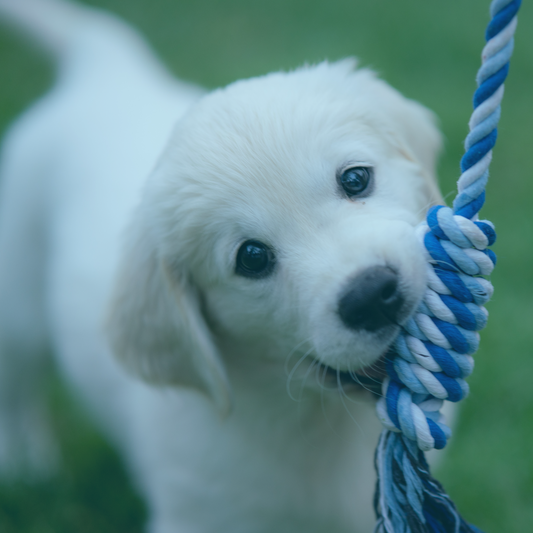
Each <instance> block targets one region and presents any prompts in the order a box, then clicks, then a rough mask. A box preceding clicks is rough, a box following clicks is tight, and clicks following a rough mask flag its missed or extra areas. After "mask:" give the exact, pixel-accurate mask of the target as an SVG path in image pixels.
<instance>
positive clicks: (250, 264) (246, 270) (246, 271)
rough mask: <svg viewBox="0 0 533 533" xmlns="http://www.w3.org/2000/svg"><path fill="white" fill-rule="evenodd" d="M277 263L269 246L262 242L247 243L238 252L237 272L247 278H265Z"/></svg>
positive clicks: (251, 241)
mask: <svg viewBox="0 0 533 533" xmlns="http://www.w3.org/2000/svg"><path fill="white" fill-rule="evenodd" d="M275 262H276V258H275V256H274V253H273V252H272V250H271V248H270V247H269V246H267V245H266V244H263V243H262V242H260V241H253V240H250V241H245V242H244V243H243V244H242V245H241V247H240V248H239V251H238V252H237V264H236V266H235V272H236V273H237V274H239V275H240V276H244V277H246V278H265V277H266V276H268V275H269V274H270V273H271V272H272V270H273V269H274V264H275Z"/></svg>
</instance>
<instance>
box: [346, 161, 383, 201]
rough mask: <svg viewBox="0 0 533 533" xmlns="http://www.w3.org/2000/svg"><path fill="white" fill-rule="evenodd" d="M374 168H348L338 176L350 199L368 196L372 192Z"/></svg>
mask: <svg viewBox="0 0 533 533" xmlns="http://www.w3.org/2000/svg"><path fill="white" fill-rule="evenodd" d="M373 174H374V172H373V168H372V167H351V168H347V169H346V170H344V172H342V174H340V176H338V180H339V183H340V186H341V187H342V189H343V191H344V192H345V194H346V196H348V198H350V199H351V198H356V197H361V196H367V195H368V194H369V193H370V192H372V182H373V180H372V178H373Z"/></svg>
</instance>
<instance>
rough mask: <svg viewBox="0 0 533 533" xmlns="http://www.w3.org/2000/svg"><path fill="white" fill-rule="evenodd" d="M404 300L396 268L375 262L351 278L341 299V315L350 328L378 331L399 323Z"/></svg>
mask: <svg viewBox="0 0 533 533" xmlns="http://www.w3.org/2000/svg"><path fill="white" fill-rule="evenodd" d="M403 303H404V298H403V296H402V294H401V292H400V290H399V289H398V275H397V274H396V272H394V270H392V269H391V268H389V267H385V266H375V267H371V268H367V269H366V270H364V271H363V272H361V273H360V274H358V275H357V276H356V277H355V278H354V279H353V280H352V281H351V282H350V285H349V286H348V289H347V290H346V292H344V293H343V295H342V296H341V298H340V300H339V316H340V317H341V320H342V322H343V323H344V325H345V326H346V327H348V328H350V329H353V330H361V329H364V330H367V331H376V330H378V329H380V328H382V327H385V326H389V325H391V324H396V323H397V319H398V316H399V314H400V311H401V308H402V306H403Z"/></svg>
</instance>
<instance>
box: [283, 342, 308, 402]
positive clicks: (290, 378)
mask: <svg viewBox="0 0 533 533" xmlns="http://www.w3.org/2000/svg"><path fill="white" fill-rule="evenodd" d="M311 352H312V348H311V349H309V350H308V351H307V352H305V353H304V354H303V355H302V357H300V359H299V361H298V362H297V363H296V364H295V365H294V366H293V368H292V370H291V371H290V373H289V375H288V376H287V384H286V388H287V394H288V395H289V398H290V399H291V400H294V401H298V400H296V398H294V397H293V395H292V392H291V381H292V378H293V377H294V374H295V373H296V371H297V370H298V368H300V365H301V364H302V363H303V362H304V360H305V359H306V358H307V356H308V355H309V354H310V353H311ZM311 366H312V365H311Z"/></svg>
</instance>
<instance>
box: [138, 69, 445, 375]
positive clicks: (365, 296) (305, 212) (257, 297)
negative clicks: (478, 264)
mask: <svg viewBox="0 0 533 533" xmlns="http://www.w3.org/2000/svg"><path fill="white" fill-rule="evenodd" d="M438 145H439V137H438V133H437V132H436V130H435V128H434V126H433V125H432V122H431V119H430V117H429V114H428V113H427V112H426V111H425V110H423V109H422V108H421V107H420V106H418V105H417V104H415V103H413V102H410V101H408V100H406V99H404V98H403V97H402V96H400V95H399V94H398V93H396V92H395V91H393V90H392V89H390V88H389V87H388V86H386V85H385V84H384V83H383V82H381V81H379V80H377V79H375V77H374V76H373V75H372V74H371V73H368V72H365V71H359V72H355V73H354V72H352V70H351V67H350V66H349V65H347V64H336V65H327V64H323V65H319V66H318V67H314V68H310V69H302V70H300V71H296V72H294V73H290V74H274V75H270V76H267V77H264V78H259V79H254V80H249V81H244V82H238V83H236V84H233V85H232V86H230V87H228V88H226V89H223V90H219V91H216V92H214V93H212V94H211V95H209V96H207V97H206V98H204V100H203V101H201V102H200V103H199V104H198V105H197V106H196V107H195V108H194V109H193V110H192V111H191V112H190V113H189V114H188V115H187V116H186V117H185V118H184V119H183V120H182V121H181V122H180V123H179V124H178V126H177V128H176V130H175V132H174V134H173V136H172V139H171V142H170V144H169V146H168V147H167V150H166V152H165V154H164V156H163V158H162V160H161V162H160V164H159V165H158V168H157V169H156V172H155V174H154V176H153V178H152V180H151V181H150V183H149V186H148V187H147V197H148V200H147V202H148V204H149V205H150V210H151V212H152V213H153V217H154V221H153V222H151V224H152V227H153V228H154V235H155V237H154V238H155V239H156V241H157V245H156V246H157V249H158V254H159V256H160V257H161V258H163V260H164V261H165V262H166V263H167V264H168V265H170V268H169V271H170V276H174V275H179V276H184V275H185V276H186V277H187V278H190V279H191V280H192V283H193V285H194V286H195V287H197V289H198V292H199V294H200V295H201V298H202V309H203V310H202V312H203V314H204V315H205V317H206V320H207V323H208V324H209V328H210V329H211V330H212V331H213V332H214V335H215V338H216V339H217V340H218V343H219V346H223V347H224V351H225V352H228V353H227V354H225V355H226V357H232V356H233V355H235V356H239V357H246V358H258V357H259V358H269V359H271V360H272V359H274V360H279V361H280V362H281V363H282V364H283V363H284V362H285V360H286V358H287V356H288V355H289V354H290V353H291V352H294V351H296V352H298V353H307V354H309V356H310V359H311V360H318V361H319V362H320V363H322V364H324V365H326V366H328V367H332V368H336V369H340V370H343V371H348V370H350V371H358V370H360V369H364V368H365V367H369V366H370V365H372V364H373V363H375V362H376V361H377V360H378V359H379V358H380V356H382V355H383V354H384V353H385V352H386V350H387V348H388V346H389V345H390V343H391V342H392V341H393V339H394V337H395V335H396V334H397V333H398V330H399V325H400V324H402V323H404V322H405V321H406V320H407V319H408V317H409V315H410V314H411V313H412V312H413V311H414V309H415V307H416V305H417V303H418V302H419V300H420V298H421V296H422V294H423V291H424V288H425V260H424V257H423V252H422V249H421V246H420V244H419V243H418V241H417V239H416V238H415V234H414V230H413V228H414V226H415V225H416V224H417V223H418V222H419V221H420V220H421V219H422V218H423V216H424V214H425V211H426V209H427V207H428V206H429V205H430V204H431V203H433V202H435V201H436V200H437V199H438V192H437V190H436V187H435V183H434V178H433V164H434V157H435V154H436V151H437V148H438ZM229 352H231V353H229Z"/></svg>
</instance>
